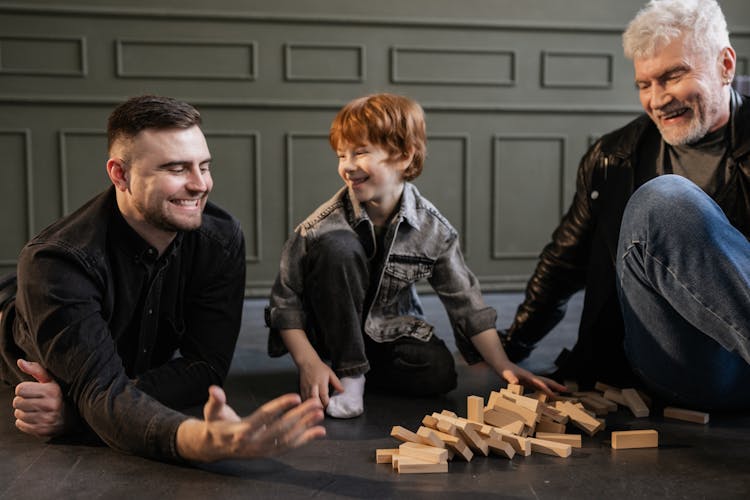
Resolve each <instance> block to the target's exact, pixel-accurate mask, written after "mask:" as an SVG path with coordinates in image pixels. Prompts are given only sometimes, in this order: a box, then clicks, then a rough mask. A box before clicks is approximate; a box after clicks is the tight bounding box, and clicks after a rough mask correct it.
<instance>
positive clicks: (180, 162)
mask: <svg viewBox="0 0 750 500" xmlns="http://www.w3.org/2000/svg"><path fill="white" fill-rule="evenodd" d="M192 163H193V162H191V161H188V160H174V161H168V162H166V163H162V164H161V165H159V168H164V169H166V168H172V167H186V166H190V165H192ZM206 163H211V158H206V159H205V160H203V161H202V162H200V163H199V165H205V164H206Z"/></svg>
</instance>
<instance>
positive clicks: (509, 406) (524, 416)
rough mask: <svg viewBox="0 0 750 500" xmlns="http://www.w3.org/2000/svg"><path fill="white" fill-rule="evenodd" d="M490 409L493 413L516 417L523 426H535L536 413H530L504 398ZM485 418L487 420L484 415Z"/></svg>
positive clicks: (498, 400) (499, 399)
mask: <svg viewBox="0 0 750 500" xmlns="http://www.w3.org/2000/svg"><path fill="white" fill-rule="evenodd" d="M526 399H530V398H526ZM535 403H537V404H538V403H539V401H535ZM492 409H493V410H495V411H503V412H508V413H510V414H512V415H516V419H518V418H520V419H521V420H523V423H524V425H527V426H529V427H534V426H535V425H536V420H537V414H536V412H534V411H531V410H530V409H528V408H524V407H523V406H521V405H519V404H516V403H514V402H513V401H510V400H507V399H505V398H504V397H500V398H498V399H497V400H496V401H495V404H494V406H493V407H492ZM485 418H487V417H486V415H485ZM490 423H492V422H490ZM493 425H494V424H493ZM498 427H502V426H498Z"/></svg>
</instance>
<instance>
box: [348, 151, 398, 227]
mask: <svg viewBox="0 0 750 500" xmlns="http://www.w3.org/2000/svg"><path fill="white" fill-rule="evenodd" d="M336 155H337V156H338V158H339V167H338V170H339V175H340V176H341V178H342V179H343V180H344V182H345V183H346V185H347V186H348V187H349V191H350V192H351V193H352V194H353V195H354V196H355V197H356V198H357V201H359V202H360V203H363V204H364V205H365V210H367V214H368V215H369V216H370V218H371V219H372V220H373V222H374V223H375V224H378V225H382V224H383V223H385V221H386V220H387V219H388V218H389V217H390V215H391V214H392V213H393V210H394V209H395V207H396V205H397V204H398V202H399V199H400V198H401V193H402V192H403V190H404V178H403V175H404V171H405V170H406V168H407V167H408V166H409V163H410V162H411V155H409V154H404V155H401V156H399V157H397V158H392V157H391V155H390V154H389V153H388V151H386V150H385V149H383V148H382V147H380V146H375V145H373V144H370V143H368V142H364V143H361V144H350V143H342V144H339V147H338V148H336Z"/></svg>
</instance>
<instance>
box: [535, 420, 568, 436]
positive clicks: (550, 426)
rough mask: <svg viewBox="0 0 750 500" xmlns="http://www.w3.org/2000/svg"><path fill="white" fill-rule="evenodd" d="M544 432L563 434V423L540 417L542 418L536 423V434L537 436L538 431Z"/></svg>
mask: <svg viewBox="0 0 750 500" xmlns="http://www.w3.org/2000/svg"><path fill="white" fill-rule="evenodd" d="M545 432H547V433H555V434H565V424H560V423H557V422H555V421H553V420H545V418H544V417H542V420H541V421H540V422H539V423H538V424H536V436H539V434H540V433H545Z"/></svg>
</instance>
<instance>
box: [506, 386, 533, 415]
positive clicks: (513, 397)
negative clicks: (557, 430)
mask: <svg viewBox="0 0 750 500" xmlns="http://www.w3.org/2000/svg"><path fill="white" fill-rule="evenodd" d="M500 395H501V396H502V397H503V398H505V399H507V400H508V401H511V402H513V403H515V404H517V405H518V406H522V407H524V408H526V409H529V410H531V411H533V412H534V413H541V411H542V410H541V409H540V407H541V406H542V403H540V402H539V400H537V399H534V398H528V397H526V396H519V395H518V394H513V393H512V392H509V391H508V390H507V389H501V390H500Z"/></svg>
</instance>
